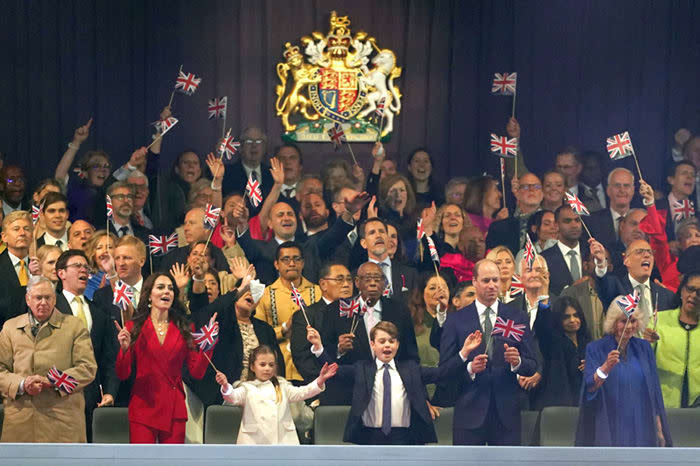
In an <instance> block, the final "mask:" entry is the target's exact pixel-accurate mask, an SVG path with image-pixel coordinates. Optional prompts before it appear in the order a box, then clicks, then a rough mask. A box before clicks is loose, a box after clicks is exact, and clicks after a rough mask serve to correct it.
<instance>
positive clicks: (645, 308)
mask: <svg viewBox="0 0 700 466" xmlns="http://www.w3.org/2000/svg"><path fill="white" fill-rule="evenodd" d="M646 288H647V286H646V285H644V284H641V285H637V286H635V287H634V289H635V290H637V293H638V294H639V304H638V305H637V307H638V308H639V310H640V311H642V314H644V315H645V316H650V315H651V310H650V309H649V301H647V296H646V293H645V291H646Z"/></svg>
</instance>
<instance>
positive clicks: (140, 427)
mask: <svg viewBox="0 0 700 466" xmlns="http://www.w3.org/2000/svg"><path fill="white" fill-rule="evenodd" d="M185 424H187V421H184V420H173V423H172V425H171V426H170V432H165V431H163V430H157V429H153V428H152V427H148V426H147V425H144V424H141V423H139V422H129V441H130V442H131V443H156V441H157V442H158V443H185Z"/></svg>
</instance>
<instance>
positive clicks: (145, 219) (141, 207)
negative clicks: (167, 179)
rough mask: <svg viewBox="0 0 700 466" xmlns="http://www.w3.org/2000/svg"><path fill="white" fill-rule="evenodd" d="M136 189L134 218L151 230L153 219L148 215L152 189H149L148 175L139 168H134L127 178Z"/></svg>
mask: <svg viewBox="0 0 700 466" xmlns="http://www.w3.org/2000/svg"><path fill="white" fill-rule="evenodd" d="M126 182H127V183H129V184H130V185H131V187H132V189H133V190H134V213H133V215H132V216H133V218H134V220H135V221H136V223H138V224H139V225H141V226H142V227H144V228H147V229H149V230H152V229H153V221H152V220H151V219H150V218H149V215H147V212H146V211H147V210H150V209H149V204H148V196H149V195H150V191H149V189H148V177H147V176H146V175H144V174H143V172H141V171H139V170H134V171H132V172H131V173H130V174H129V177H128V178H127V179H126Z"/></svg>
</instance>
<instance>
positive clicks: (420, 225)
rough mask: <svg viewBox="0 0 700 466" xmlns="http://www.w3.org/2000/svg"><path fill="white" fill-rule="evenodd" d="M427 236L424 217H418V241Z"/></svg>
mask: <svg viewBox="0 0 700 466" xmlns="http://www.w3.org/2000/svg"><path fill="white" fill-rule="evenodd" d="M424 236H425V229H424V228H423V219H422V218H419V219H418V227H417V231H416V238H418V241H420V240H421V238H422V237H424Z"/></svg>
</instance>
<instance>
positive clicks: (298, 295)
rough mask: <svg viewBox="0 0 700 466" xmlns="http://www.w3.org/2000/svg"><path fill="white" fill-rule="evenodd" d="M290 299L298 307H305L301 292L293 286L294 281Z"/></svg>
mask: <svg viewBox="0 0 700 466" xmlns="http://www.w3.org/2000/svg"><path fill="white" fill-rule="evenodd" d="M292 301H294V304H296V305H297V306H299V309H304V308H305V307H306V303H305V302H304V298H303V297H302V296H301V293H299V290H297V287H296V286H294V283H292Z"/></svg>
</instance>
